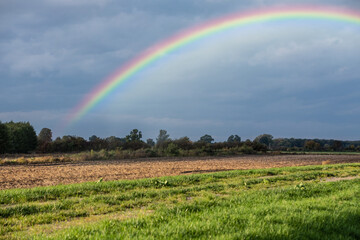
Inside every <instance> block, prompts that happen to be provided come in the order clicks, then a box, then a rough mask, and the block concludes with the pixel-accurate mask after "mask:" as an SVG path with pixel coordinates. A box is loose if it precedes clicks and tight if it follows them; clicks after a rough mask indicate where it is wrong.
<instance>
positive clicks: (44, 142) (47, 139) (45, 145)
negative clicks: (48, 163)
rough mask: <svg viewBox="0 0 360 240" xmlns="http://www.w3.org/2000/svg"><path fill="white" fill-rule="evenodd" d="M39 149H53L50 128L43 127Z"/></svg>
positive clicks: (39, 137) (39, 138) (46, 150)
mask: <svg viewBox="0 0 360 240" xmlns="http://www.w3.org/2000/svg"><path fill="white" fill-rule="evenodd" d="M37 138H38V147H37V151H40V152H49V151H50V150H51V142H52V132H51V130H50V129H49V128H43V129H41V131H40V133H39V135H38V137H37Z"/></svg>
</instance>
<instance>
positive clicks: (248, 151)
mask: <svg viewBox="0 0 360 240" xmlns="http://www.w3.org/2000/svg"><path fill="white" fill-rule="evenodd" d="M239 150H240V152H242V153H244V154H252V153H254V152H255V151H254V149H253V148H252V147H251V146H248V145H243V146H241V147H240V148H239Z"/></svg>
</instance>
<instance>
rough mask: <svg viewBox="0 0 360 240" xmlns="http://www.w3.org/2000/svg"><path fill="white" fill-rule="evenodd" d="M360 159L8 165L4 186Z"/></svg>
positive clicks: (0, 176) (2, 170) (1, 175)
mask: <svg viewBox="0 0 360 240" xmlns="http://www.w3.org/2000/svg"><path fill="white" fill-rule="evenodd" d="M356 162H360V155H276V156H269V155H258V156H255V155H249V156H240V157H226V158H219V157H217V158H178V159H176V158H167V159H166V158H158V159H138V160H119V161H87V162H76V163H46V164H29V165H4V166H1V167H0V189H11V188H31V187H36V186H49V185H57V184H70V183H80V182H89V181H97V180H99V179H101V178H102V179H103V180H104V181H109V180H120V179H139V178H150V177H160V176H174V175H182V174H193V173H206V172H217V171H227V170H236V169H261V168H274V167H289V166H304V165H321V164H335V163H356Z"/></svg>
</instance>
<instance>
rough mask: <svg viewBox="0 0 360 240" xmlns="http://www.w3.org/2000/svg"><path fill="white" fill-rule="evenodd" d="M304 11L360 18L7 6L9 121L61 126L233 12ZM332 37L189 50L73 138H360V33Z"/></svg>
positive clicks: (224, 7)
mask: <svg viewBox="0 0 360 240" xmlns="http://www.w3.org/2000/svg"><path fill="white" fill-rule="evenodd" d="M299 3H300V4H323V3H326V4H332V5H338V6H341V7H347V8H352V9H354V8H360V2H359V1H351V0H347V1H336V0H333V1H277V2H276V3H274V1H266V0H256V1H250V0H249V1H235V0H225V1H223V0H222V1H217V0H195V1H194V0H185V1H175V2H174V1H167V0H154V1H143V0H141V1H140V0H138V1H125V0H124V1H111V0H103V1H95V0H79V1H72V0H49V1H3V2H1V3H0V22H1V23H0V79H1V80H0V83H1V86H2V87H1V88H0V102H1V105H0V120H2V121H8V120H11V119H13V120H16V121H20V120H21V121H24V120H25V121H27V120H30V121H31V122H32V123H33V124H34V125H35V127H36V128H37V130H38V131H39V130H40V129H41V128H42V127H44V126H48V127H55V125H56V123H55V122H56V121H57V120H59V119H62V118H64V116H65V115H66V113H67V112H68V111H69V110H70V109H71V108H72V107H73V106H74V105H76V103H77V102H78V101H79V100H81V99H82V98H83V97H84V95H85V94H86V93H87V92H89V91H90V90H91V89H92V88H93V87H94V86H96V84H98V83H99V82H100V81H101V80H102V79H103V78H104V77H106V76H107V75H108V74H110V73H111V72H112V71H113V70H115V69H116V68H118V67H119V66H121V64H123V63H124V62H126V61H128V60H129V59H131V58H132V57H134V56H136V55H137V54H138V53H139V52H141V51H143V50H144V49H146V48H147V47H149V46H151V45H153V44H154V43H156V42H158V41H160V40H162V39H164V38H167V37H169V36H171V35H172V34H174V33H176V32H178V31H180V30H182V29H184V28H187V27H190V26H194V25H196V24H197V23H201V22H204V21H206V20H209V19H213V18H216V17H219V16H222V15H225V14H228V13H231V12H234V11H241V10H246V9H254V8H259V7H264V6H268V5H274V4H276V5H285V4H287V5H289V4H290V5H291V4H299ZM331 27H332V26H329V24H326V23H325V24H324V30H319V29H315V30H314V29H309V30H306V29H302V30H301V31H299V32H298V36H296V34H297V33H296V31H294V32H291V33H290V32H289V31H291V28H289V27H288V26H284V29H283V31H281V29H280V30H278V31H277V32H276V34H281V33H282V32H288V35H287V36H283V37H282V38H276V37H273V38H272V40H269V41H263V42H262V41H261V38H260V36H261V37H263V38H265V39H268V38H269V34H271V31H270V32H269V30H266V29H265V30H264V29H260V30H261V31H260V32H259V33H261V32H263V35H261V34H260V35H259V34H258V32H256V31H255V30H253V31H251V29H250V30H249V31H248V32H247V34H248V35H246V37H243V36H240V37H238V38H234V40H233V41H224V39H222V38H221V36H220V37H219V39H218V40H216V37H215V39H214V40H213V41H209V43H207V42H201V43H198V44H199V45H196V44H195V45H194V46H189V47H188V48H186V49H185V50H182V51H180V52H177V53H176V54H177V55H176V54H175V55H174V56H169V58H166V59H163V60H160V61H159V62H158V63H155V64H154V65H153V68H150V69H147V70H146V71H143V72H141V73H139V74H138V76H137V77H138V78H139V79H136V78H137V77H135V78H134V81H133V83H129V86H128V88H126V89H119V90H118V91H117V92H116V93H121V95H117V94H116V93H114V94H113V95H112V96H109V97H108V98H107V99H105V100H104V101H103V102H102V103H101V104H100V105H99V106H98V107H97V108H96V109H94V111H92V112H91V113H89V114H88V116H87V118H91V119H83V120H82V124H77V125H75V126H74V127H73V128H71V129H69V130H67V131H68V132H66V133H68V134H78V135H82V136H90V135H92V134H94V133H96V134H98V135H101V136H107V135H113V134H112V132H113V131H114V129H115V128H119V125H120V126H122V130H119V132H118V133H117V134H119V135H121V134H123V133H124V132H128V130H129V129H131V128H135V127H136V128H140V129H143V130H144V132H145V133H146V134H148V135H149V136H151V137H154V136H153V134H156V132H157V131H158V129H159V128H166V129H169V130H171V131H172V134H173V135H174V136H176V137H181V136H183V135H188V136H191V137H194V138H195V137H199V136H200V135H202V134H205V133H206V131H207V130H208V131H212V134H213V135H216V136H217V137H218V140H223V139H224V138H226V134H230V133H231V134H232V131H240V132H242V133H243V134H244V135H245V136H248V137H253V136H255V135H256V134H258V133H259V134H260V133H261V131H266V132H271V131H272V133H273V134H274V135H282V136H295V137H296V136H301V137H305V136H304V135H306V134H307V135H311V136H312V134H311V130H313V131H314V132H313V135H314V136H315V135H316V136H319V137H337V136H338V137H341V138H346V137H349V138H356V136H355V135H356V134H358V133H359V128H358V127H357V129H355V130H354V126H355V127H356V123H355V122H354V121H353V119H356V118H358V117H359V116H360V113H359V110H358V107H357V106H356V104H354V102H359V95H358V91H357V90H356V89H359V88H358V87H359V86H358V82H359V81H358V80H359V79H358V76H359V71H358V70H357V65H358V64H357V63H358V62H359V58H358V57H357V56H359V55H360V54H359V50H358V48H355V47H356V46H357V45H358V44H357V43H358V42H359V28H356V27H349V28H346V27H344V26H343V25H339V28H338V29H339V30H340V32H339V33H336V31H333V32H332V31H331V30H329V29H331ZM266 31H268V34H267V35H265V34H266ZM306 31H308V32H306ZM311 31H313V32H311ZM314 31H315V33H314ZM333 33H336V34H335V36H332V34H333ZM231 34H232V33H229V35H228V36H229V37H230V38H233V35H231ZM307 34H308V36H306V35H307ZM310 34H313V37H309V36H310ZM289 36H290V37H289ZM291 36H293V38H292V37H291ZM250 37H253V39H250ZM249 39H250V40H249ZM313 39H315V40H313ZM316 39H317V40H316ZM206 44H208V45H207V46H208V48H206V47H202V45H206ZM227 46H228V47H227ZM241 46H243V47H241ZM327 49H331V51H327ZM299 59H301V61H299ZM312 61H313V62H314V64H313V65H312V64H309V63H310V62H312ZM141 77H143V78H145V79H148V80H147V82H145V81H144V80H142V79H140V78H141ZM315 78H316V79H317V80H316V81H313V80H314V79H315ZM239 79H241V81H239ZM341 81H342V82H341ZM149 83H151V84H149ZM254 83H255V84H254ZM189 86H191V87H189ZM174 89H176V91H174ZM235 89H246V90H241V91H235ZM274 92H277V93H278V94H274ZM253 109H258V111H254V110H253ZM333 109H337V110H338V111H334V110H333ZM264 116H265V117H264ZM279 122H281V124H280V123H279ZM85 123H86V124H85ZM321 123H323V124H321ZM341 125H342V126H343V127H342V128H341ZM281 126H283V128H281ZM312 126H313V127H312ZM318 126H322V127H318ZM335 126H336V127H335ZM351 127H353V128H351ZM297 128H298V129H299V130H298V131H297V130H294V129H297ZM305 129H306V131H305ZM319 129H320V130H319ZM330 129H331V130H330ZM55 134H60V133H55Z"/></svg>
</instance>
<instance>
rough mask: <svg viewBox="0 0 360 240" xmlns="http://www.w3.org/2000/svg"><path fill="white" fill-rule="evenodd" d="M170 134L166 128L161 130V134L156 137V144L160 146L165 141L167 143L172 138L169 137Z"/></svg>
mask: <svg viewBox="0 0 360 240" xmlns="http://www.w3.org/2000/svg"><path fill="white" fill-rule="evenodd" d="M169 136H170V135H169V134H167V131H166V130H163V129H161V130H160V132H159V136H158V137H157V138H156V145H157V146H158V147H159V146H162V145H163V143H165V142H166V141H169V140H170V138H169Z"/></svg>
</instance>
